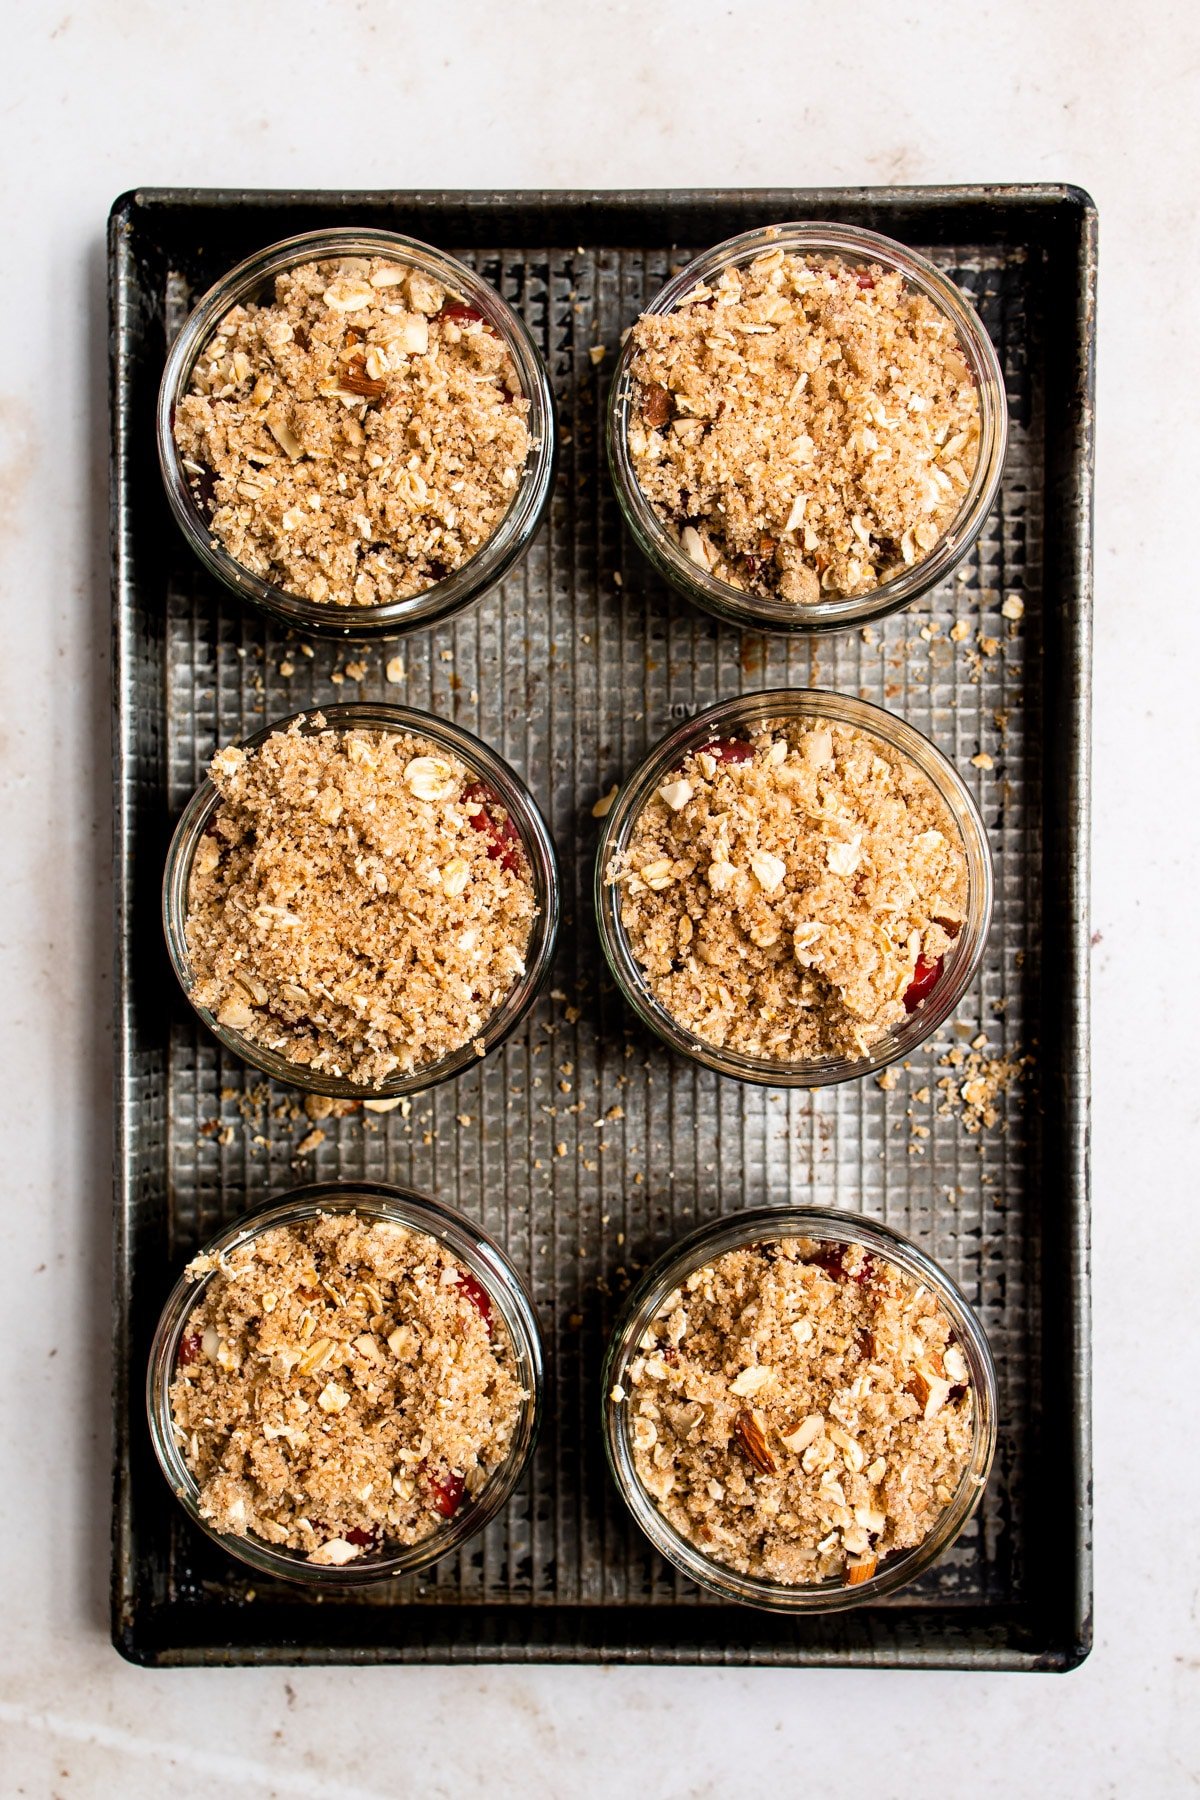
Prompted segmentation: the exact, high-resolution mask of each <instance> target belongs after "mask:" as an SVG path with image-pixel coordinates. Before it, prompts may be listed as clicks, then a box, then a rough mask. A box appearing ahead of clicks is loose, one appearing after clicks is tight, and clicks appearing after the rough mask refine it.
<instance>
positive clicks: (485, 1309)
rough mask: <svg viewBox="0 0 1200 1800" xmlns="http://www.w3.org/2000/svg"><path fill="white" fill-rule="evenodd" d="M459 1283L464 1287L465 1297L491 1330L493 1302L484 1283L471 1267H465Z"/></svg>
mask: <svg viewBox="0 0 1200 1800" xmlns="http://www.w3.org/2000/svg"><path fill="white" fill-rule="evenodd" d="M458 1285H459V1287H460V1288H461V1289H462V1292H463V1297H464V1298H465V1299H467V1300H469V1301H470V1302H471V1305H472V1306H473V1307H474V1308H475V1310H476V1312H477V1313H478V1314H479V1316H480V1318H481V1319H482V1320H483V1322H484V1324H485V1325H486V1326H487V1328H488V1331H489V1332H490V1331H491V1329H492V1302H491V1297H490V1296H489V1294H488V1291H487V1289H486V1288H485V1287H484V1285H483V1283H482V1282H481V1281H478V1280H477V1279H476V1278H475V1276H474V1275H472V1274H471V1271H470V1270H469V1269H464V1270H463V1272H462V1274H461V1275H460V1276H459V1278H458Z"/></svg>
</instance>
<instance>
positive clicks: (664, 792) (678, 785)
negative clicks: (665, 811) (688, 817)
mask: <svg viewBox="0 0 1200 1800" xmlns="http://www.w3.org/2000/svg"><path fill="white" fill-rule="evenodd" d="M692 791H693V790H692V784H691V782H690V781H685V780H684V779H683V778H682V776H681V777H680V779H679V780H678V781H667V782H664V783H663V785H662V787H660V788H659V790H658V793H659V798H660V799H662V800H665V801H666V803H667V805H668V806H669V807H670V809H671V811H672V812H679V811H680V810H681V808H683V807H685V806H686V805H687V803H688V801H689V800H690V799H691V797H692Z"/></svg>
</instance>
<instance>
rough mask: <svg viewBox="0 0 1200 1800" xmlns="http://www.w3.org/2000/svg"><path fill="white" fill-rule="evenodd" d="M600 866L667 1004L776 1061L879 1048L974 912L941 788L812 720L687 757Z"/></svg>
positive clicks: (863, 738) (783, 724) (717, 1039)
mask: <svg viewBox="0 0 1200 1800" xmlns="http://www.w3.org/2000/svg"><path fill="white" fill-rule="evenodd" d="M606 873H607V879H608V880H609V881H615V882H619V883H620V886H621V922H622V924H623V925H624V927H625V930H626V931H627V932H628V934H629V942H630V947H631V949H632V952H633V955H634V957H635V959H636V960H637V962H638V963H639V964H640V965H641V967H642V969H643V970H644V971H645V976H646V982H647V986H648V987H649V989H650V992H651V994H652V995H653V997H654V998H655V999H656V1000H657V1001H658V1003H659V1004H660V1005H661V1006H662V1007H664V1008H665V1010H666V1011H667V1012H668V1013H670V1015H671V1016H672V1018H674V1019H675V1020H677V1021H678V1023H679V1024H680V1025H682V1026H684V1027H685V1029H686V1030H688V1031H690V1032H692V1033H693V1034H694V1035H695V1036H696V1037H698V1038H702V1039H704V1040H705V1042H707V1043H710V1044H715V1045H717V1046H720V1047H725V1048H728V1049H730V1050H736V1051H739V1052H741V1053H742V1054H744V1055H747V1056H759V1057H770V1058H772V1059H774V1060H776V1061H779V1062H801V1061H808V1060H810V1059H812V1058H814V1057H822V1056H849V1057H858V1056H862V1055H864V1054H866V1053H867V1052H868V1051H870V1050H871V1049H872V1048H874V1046H875V1045H877V1044H878V1043H879V1042H880V1040H881V1039H882V1038H884V1037H885V1036H886V1035H887V1033H888V1032H889V1031H891V1030H892V1029H893V1028H894V1027H895V1026H897V1025H899V1024H901V1023H902V1022H903V1020H904V1019H905V1017H906V1014H907V1007H908V1006H912V1005H915V1004H916V1003H917V999H918V998H919V997H920V994H923V993H924V992H926V991H928V988H929V987H930V986H932V985H933V983H934V982H935V981H936V979H937V973H938V971H939V969H940V965H941V961H942V959H943V958H944V956H945V955H946V953H947V951H948V950H949V949H950V947H951V945H952V943H953V941H954V939H955V938H956V937H957V935H958V933H959V931H960V929H961V927H962V924H963V921H964V919H965V917H966V909H967V863H966V856H965V854H964V851H963V847H962V840H961V836H960V833H959V831H958V828H957V826H956V825H955V824H954V822H953V820H952V819H951V817H950V814H949V810H948V808H947V807H946V804H945V802H944V801H943V800H942V798H941V796H940V795H939V794H938V793H937V791H936V789H935V788H934V787H933V785H932V783H931V782H930V781H929V780H928V779H927V777H926V776H925V775H923V774H922V773H921V771H920V770H919V769H918V768H917V767H916V766H915V765H914V764H913V763H911V762H910V761H909V760H908V759H907V758H906V757H904V756H901V755H900V754H899V752H898V751H896V750H894V749H892V747H891V746H890V745H888V744H885V743H884V742H883V741H882V740H881V739H878V738H875V737H872V736H869V735H868V734H867V733H866V732H864V731H860V730H858V729H857V728H855V727H853V726H848V725H842V724H840V723H831V722H826V721H824V720H820V719H818V720H813V721H803V720H774V721H769V722H767V723H766V724H764V725H762V726H760V727H759V728H758V729H757V730H755V731H754V732H753V733H752V734H751V736H750V737H749V738H747V739H741V738H736V739H725V740H721V741H718V742H714V743H712V744H710V745H709V746H707V748H704V749H701V750H698V751H697V752H695V753H694V754H693V755H691V756H689V757H688V758H687V759H686V761H685V762H684V764H683V766H682V767H681V768H680V769H679V770H678V771H677V773H676V774H674V775H673V776H672V777H671V778H670V779H669V780H667V781H666V782H664V783H663V784H662V786H661V787H660V788H659V789H658V792H657V793H656V794H655V795H654V797H653V799H651V801H650V802H649V804H648V805H647V806H646V808H645V809H644V811H643V812H642V813H641V815H640V817H639V818H638V820H637V822H636V824H635V825H634V828H633V834H632V836H631V838H630V841H629V845H628V848H627V849H626V851H625V853H624V855H623V856H622V857H621V858H620V859H614V861H613V862H612V863H611V864H610V866H609V868H608V870H607V872H606ZM914 983H915V984H916V987H917V988H918V989H919V990H920V991H919V993H917V992H914ZM906 1002H907V1006H906Z"/></svg>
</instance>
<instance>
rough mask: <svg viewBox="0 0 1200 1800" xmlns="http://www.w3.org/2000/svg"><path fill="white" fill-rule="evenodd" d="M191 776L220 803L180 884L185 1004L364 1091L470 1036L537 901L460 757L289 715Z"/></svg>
mask: <svg viewBox="0 0 1200 1800" xmlns="http://www.w3.org/2000/svg"><path fill="white" fill-rule="evenodd" d="M314 722H315V723H316V725H317V726H318V727H320V726H323V725H324V720H323V719H322V718H321V716H320V714H317V715H316V718H315V721H314ZM209 773H210V775H211V777H212V780H213V782H214V783H215V785H216V787H217V788H218V790H219V792H220V796H221V799H220V803H219V805H218V806H217V808H216V811H215V813H214V815H213V818H212V823H211V825H210V827H209V829H208V831H207V833H206V834H205V836H204V837H203V838H202V839H201V841H200V843H199V845H198V846H197V849H196V854H195V858H194V860H193V863H192V870H191V877H190V880H189V883H188V916H187V925H186V934H187V947H188V954H189V957H190V960H191V964H192V970H193V974H194V986H193V989H192V997H193V999H194V1000H196V1001H197V1002H198V1003H199V1004H200V1005H201V1006H205V1007H207V1008H208V1009H209V1011H211V1012H212V1013H214V1014H215V1015H216V1017H217V1019H218V1020H219V1021H220V1023H221V1024H223V1025H226V1026H228V1027H229V1028H230V1029H231V1030H234V1031H237V1032H240V1033H241V1034H242V1035H243V1036H245V1037H247V1038H249V1039H250V1040H251V1042H253V1043H255V1044H261V1045H262V1046H263V1047H264V1048H266V1049H269V1050H272V1051H274V1052H276V1054H278V1055H280V1056H284V1057H286V1058H287V1059H288V1060H289V1061H290V1062H293V1063H296V1064H299V1065H301V1066H302V1067H303V1068H306V1069H312V1070H314V1071H319V1072H322V1073H326V1074H331V1075H338V1076H344V1077H345V1078H346V1079H348V1080H351V1081H355V1082H360V1083H362V1084H364V1085H367V1086H373V1087H378V1086H380V1085H381V1084H382V1083H383V1082H385V1081H386V1080H387V1078H388V1077H389V1076H390V1075H393V1074H409V1073H410V1072H412V1071H413V1070H415V1069H419V1068H422V1067H424V1066H425V1065H426V1064H428V1063H432V1062H437V1061H438V1060H439V1059H440V1058H442V1057H444V1056H448V1055H449V1054H450V1053H451V1052H452V1051H455V1050H458V1049H460V1048H461V1047H462V1045H464V1044H466V1043H471V1042H479V1043H480V1045H481V1044H482V1040H481V1039H480V1037H479V1034H480V1033H481V1032H482V1030H483V1029H484V1027H485V1026H486V1024H487V1021H488V1019H489V1018H490V1017H491V1015H492V1014H493V1013H494V1012H495V1011H496V1008H497V1007H498V1006H499V1005H500V1004H501V1002H502V1001H503V1000H504V999H505V997H506V995H507V994H508V992H509V990H510V989H511V988H512V986H513V984H514V982H515V981H516V980H517V979H518V978H519V977H520V976H521V975H522V974H523V973H524V971H525V956H526V952H527V950H528V945H529V935H530V930H531V927H532V923H533V919H534V917H535V916H536V912H537V907H536V904H535V898H534V889H533V882H532V878H531V875H530V872H529V868H528V864H527V862H526V859H525V855H524V852H523V850H522V848H521V843H520V839H519V837H518V835H517V832H516V829H515V827H514V826H513V825H512V823H511V822H510V820H509V818H508V815H507V813H506V811H505V809H504V807H503V805H502V804H501V802H500V801H499V799H498V798H497V797H496V796H495V795H494V794H492V793H491V791H490V790H489V789H486V788H485V787H483V786H482V784H481V783H479V782H478V781H477V780H476V779H475V777H474V776H473V774H472V772H471V770H469V769H468V768H467V766H466V765H465V764H464V763H462V762H460V761H459V759H458V758H457V757H455V756H453V755H451V754H450V753H449V752H448V751H446V750H443V749H441V748H440V747H439V746H437V745H435V744H431V743H429V742H428V741H427V740H426V739H423V738H419V737H415V736H413V735H411V734H410V733H407V732H399V733H391V732H383V731H368V730H351V731H331V730H322V729H318V730H317V731H316V732H314V733H306V732H304V731H303V730H302V729H301V727H300V724H299V723H294V724H293V725H291V726H290V727H289V729H288V730H287V731H282V732H275V733H274V734H273V735H272V736H271V737H269V738H267V740H266V741H265V742H264V743H263V744H261V745H259V746H258V747H257V748H256V749H253V750H249V751H247V750H242V749H239V748H237V747H236V746H234V745H231V746H229V747H228V748H227V749H224V750H221V751H218V753H217V755H216V756H215V757H214V758H213V761H212V764H211V767H210V770H209ZM481 1053H482V1050H481Z"/></svg>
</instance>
